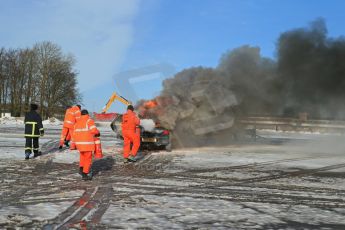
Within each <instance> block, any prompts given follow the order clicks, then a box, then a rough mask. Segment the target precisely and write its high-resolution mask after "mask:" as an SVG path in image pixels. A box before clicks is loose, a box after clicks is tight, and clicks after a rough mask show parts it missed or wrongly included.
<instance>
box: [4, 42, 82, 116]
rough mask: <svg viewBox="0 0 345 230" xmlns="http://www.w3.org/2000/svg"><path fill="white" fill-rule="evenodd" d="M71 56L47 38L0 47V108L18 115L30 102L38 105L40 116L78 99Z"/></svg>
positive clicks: (21, 113) (60, 111)
mask: <svg viewBox="0 0 345 230" xmlns="http://www.w3.org/2000/svg"><path fill="white" fill-rule="evenodd" d="M74 64H75V59H74V57H73V56H72V55H70V54H69V55H65V54H63V52H62V50H61V48H60V47H59V46H58V45H56V44H53V43H51V42H41V43H37V44H35V45H34V46H33V47H31V48H24V49H22V48H20V49H5V48H0V112H10V113H11V114H12V116H22V115H23V114H24V113H25V112H26V111H27V110H28V108H29V105H30V103H36V104H38V105H39V112H40V114H41V115H42V117H44V118H47V117H50V116H54V115H57V114H62V113H64V109H65V108H66V106H68V105H71V104H75V103H80V101H81V96H80V93H79V92H78V89H77V72H76V71H75V70H74V69H73V66H74Z"/></svg>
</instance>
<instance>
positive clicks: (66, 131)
mask: <svg viewBox="0 0 345 230" xmlns="http://www.w3.org/2000/svg"><path fill="white" fill-rule="evenodd" d="M70 130H71V129H70V128H67V127H62V131H61V135H60V146H62V145H64V143H65V140H66V141H69V140H71V131H70Z"/></svg>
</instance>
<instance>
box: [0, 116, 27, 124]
mask: <svg viewBox="0 0 345 230" xmlns="http://www.w3.org/2000/svg"><path fill="white" fill-rule="evenodd" d="M0 124H2V125H22V124H24V121H23V120H22V119H20V118H16V117H3V118H0Z"/></svg>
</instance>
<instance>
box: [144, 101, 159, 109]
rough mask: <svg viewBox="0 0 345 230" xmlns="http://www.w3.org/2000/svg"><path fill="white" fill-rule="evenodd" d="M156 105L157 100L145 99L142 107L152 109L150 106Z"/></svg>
mask: <svg viewBox="0 0 345 230" xmlns="http://www.w3.org/2000/svg"><path fill="white" fill-rule="evenodd" d="M157 105H158V104H157V102H156V101H154V100H151V101H147V102H145V103H144V107H145V108H146V109H152V108H154V107H156V106H157Z"/></svg>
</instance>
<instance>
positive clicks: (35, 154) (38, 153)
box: [34, 151, 42, 157]
mask: <svg viewBox="0 0 345 230" xmlns="http://www.w3.org/2000/svg"><path fill="white" fill-rule="evenodd" d="M41 155H42V152H41V151H40V152H35V153H34V157H39V156H41Z"/></svg>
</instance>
